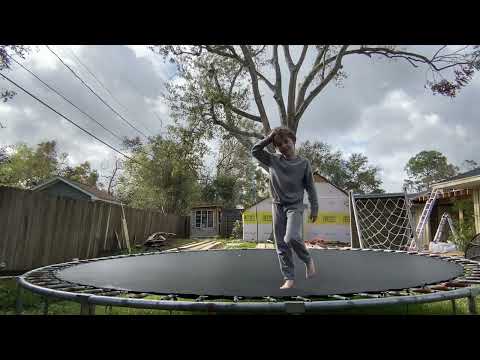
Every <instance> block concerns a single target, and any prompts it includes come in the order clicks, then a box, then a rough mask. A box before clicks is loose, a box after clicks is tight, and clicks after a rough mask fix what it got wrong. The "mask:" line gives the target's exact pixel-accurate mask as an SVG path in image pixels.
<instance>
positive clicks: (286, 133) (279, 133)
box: [273, 126, 297, 146]
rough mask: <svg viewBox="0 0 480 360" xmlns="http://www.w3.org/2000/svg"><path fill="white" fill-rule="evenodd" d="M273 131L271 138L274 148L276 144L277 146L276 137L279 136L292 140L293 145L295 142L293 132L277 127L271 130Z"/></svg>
mask: <svg viewBox="0 0 480 360" xmlns="http://www.w3.org/2000/svg"><path fill="white" fill-rule="evenodd" d="M273 131H275V136H274V137H273V145H274V146H277V144H278V143H277V142H276V141H275V139H276V138H277V136H279V137H280V138H284V137H289V138H290V139H292V141H293V143H294V144H295V143H296V142H297V137H296V136H295V134H294V133H293V131H292V130H290V129H289V128H286V127H283V126H281V127H277V128H275V129H273Z"/></svg>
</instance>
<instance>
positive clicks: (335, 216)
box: [243, 211, 350, 225]
mask: <svg viewBox="0 0 480 360" xmlns="http://www.w3.org/2000/svg"><path fill="white" fill-rule="evenodd" d="M258 219H259V221H258V223H259V224H271V223H272V213H271V212H270V211H259V212H258ZM243 223H244V224H256V223H257V221H256V217H255V212H254V211H245V212H244V213H243ZM311 223H312V221H311V220H310V219H308V220H307V224H311ZM315 224H317V225H348V224H350V216H349V215H348V214H347V213H340V212H327V211H323V212H319V213H318V217H317V220H316V221H315Z"/></svg>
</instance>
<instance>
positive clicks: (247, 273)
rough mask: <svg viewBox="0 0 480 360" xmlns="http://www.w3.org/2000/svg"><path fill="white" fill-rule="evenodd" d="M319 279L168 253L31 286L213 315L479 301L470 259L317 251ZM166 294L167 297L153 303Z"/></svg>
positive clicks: (206, 255)
mask: <svg viewBox="0 0 480 360" xmlns="http://www.w3.org/2000/svg"><path fill="white" fill-rule="evenodd" d="M310 251H311V254H312V257H313V258H314V260H315V263H316V267H317V271H318V274H317V276H315V277H314V278H313V279H309V280H307V279H305V266H304V265H303V264H302V263H300V261H299V260H298V259H296V267H295V269H296V278H297V280H296V286H295V288H294V289H288V290H281V289H279V286H280V285H281V284H282V280H283V279H282V276H281V273H280V271H279V265H278V259H277V255H276V253H275V251H272V250H271V249H248V250H247V249H244V250H208V251H179V250H173V251H163V252H153V253H144V254H136V255H127V256H125V255H124V256H116V257H106V258H98V259H91V260H81V261H73V262H69V263H63V264H57V265H51V266H47V267H44V268H40V269H36V270H32V271H30V272H28V273H26V274H24V275H23V276H21V277H19V279H18V282H19V286H20V287H21V288H26V289H29V290H31V291H33V292H36V293H39V294H41V295H43V296H45V297H56V298H62V299H67V300H73V301H78V302H80V303H81V304H82V312H83V313H92V312H93V310H92V309H93V308H94V306H95V305H112V306H128V307H136V308H156V309H167V310H202V311H205V310H207V311H213V312H242V311H243V312H287V313H303V312H318V311H325V310H328V309H341V308H352V307H358V306H375V305H387V304H399V303H406V304H408V303H425V302H434V301H442V300H455V299H458V298H462V297H463V298H465V297H466V298H469V306H470V311H471V312H476V309H475V300H474V299H475V296H477V295H478V293H479V292H480V287H478V286H475V285H477V284H480V263H479V262H477V261H474V260H467V259H464V258H460V257H448V256H439V255H432V254H426V253H419V252H407V251H400V250H395V251H394V250H377V249H374V250H372V249H338V248H327V249H311V250H310ZM150 295H157V297H160V298H159V299H148V297H149V296H150Z"/></svg>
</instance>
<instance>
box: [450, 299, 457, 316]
mask: <svg viewBox="0 0 480 360" xmlns="http://www.w3.org/2000/svg"><path fill="white" fill-rule="evenodd" d="M450 301H451V302H452V311H453V314H454V315H457V303H456V302H455V299H453V300H450Z"/></svg>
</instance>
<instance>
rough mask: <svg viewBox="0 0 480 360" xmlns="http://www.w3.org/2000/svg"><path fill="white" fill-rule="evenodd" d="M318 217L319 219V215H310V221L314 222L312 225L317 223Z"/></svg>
mask: <svg viewBox="0 0 480 360" xmlns="http://www.w3.org/2000/svg"><path fill="white" fill-rule="evenodd" d="M317 217H318V215H313V214H310V220H312V223H314V222H315V221H317Z"/></svg>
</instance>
